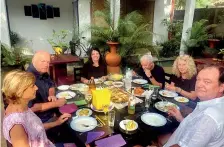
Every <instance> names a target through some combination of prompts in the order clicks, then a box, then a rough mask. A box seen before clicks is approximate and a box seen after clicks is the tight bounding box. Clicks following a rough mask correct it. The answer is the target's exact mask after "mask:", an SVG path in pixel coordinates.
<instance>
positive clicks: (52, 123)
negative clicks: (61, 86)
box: [27, 51, 71, 142]
mask: <svg viewBox="0 0 224 147" xmlns="http://www.w3.org/2000/svg"><path fill="white" fill-rule="evenodd" d="M49 64H50V54H49V53H48V52H46V51H38V52H36V53H35V55H34V56H33V59H32V63H31V64H30V65H29V67H28V69H27V71H28V72H32V73H33V74H34V75H35V77H36V82H35V84H36V86H37V87H38V90H37V92H36V98H35V99H33V100H31V101H30V102H29V107H30V108H31V109H32V111H34V112H35V113H36V115H37V116H38V117H39V118H40V119H41V121H42V122H43V123H44V127H45V129H49V130H47V135H48V138H49V139H51V141H53V142H55V141H57V139H55V136H57V135H56V133H57V134H60V133H59V132H61V130H65V129H64V128H63V129H60V128H59V127H61V124H63V123H64V122H65V121H66V120H67V119H68V118H69V117H71V115H70V114H63V115H61V116H60V117H56V115H55V114H56V112H58V109H57V108H58V107H61V106H63V105H64V104H65V103H66V100H65V99H57V98H56V97H55V85H54V82H53V81H52V80H51V78H50V76H49V74H48V71H49ZM55 127H56V128H57V129H55V130H54V128H55ZM49 132H50V133H49ZM49 134H51V135H49ZM61 134H62V133H61ZM58 138H60V137H58Z"/></svg>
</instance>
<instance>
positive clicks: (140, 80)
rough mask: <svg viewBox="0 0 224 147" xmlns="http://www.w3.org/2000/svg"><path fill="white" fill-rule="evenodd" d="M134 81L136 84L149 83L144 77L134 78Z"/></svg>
mask: <svg viewBox="0 0 224 147" xmlns="http://www.w3.org/2000/svg"><path fill="white" fill-rule="evenodd" d="M132 82H133V83H135V84H147V83H148V81H146V80H144V79H134V80H133V81H132Z"/></svg>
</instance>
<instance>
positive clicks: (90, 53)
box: [88, 48, 105, 65]
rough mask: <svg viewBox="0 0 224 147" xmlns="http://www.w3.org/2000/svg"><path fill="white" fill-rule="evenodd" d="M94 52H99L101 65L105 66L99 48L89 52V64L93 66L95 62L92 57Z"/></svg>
mask: <svg viewBox="0 0 224 147" xmlns="http://www.w3.org/2000/svg"><path fill="white" fill-rule="evenodd" d="M93 51H97V52H98V53H99V54H100V59H99V65H102V64H105V62H104V60H103V58H102V55H101V53H100V50H99V48H92V49H91V50H90V51H89V60H88V62H89V63H90V64H93V60H92V57H91V55H92V52H93Z"/></svg>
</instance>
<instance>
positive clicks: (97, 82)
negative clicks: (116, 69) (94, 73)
mask: <svg viewBox="0 0 224 147" xmlns="http://www.w3.org/2000/svg"><path fill="white" fill-rule="evenodd" d="M94 82H95V84H101V83H103V82H104V80H103V79H100V78H99V79H94Z"/></svg>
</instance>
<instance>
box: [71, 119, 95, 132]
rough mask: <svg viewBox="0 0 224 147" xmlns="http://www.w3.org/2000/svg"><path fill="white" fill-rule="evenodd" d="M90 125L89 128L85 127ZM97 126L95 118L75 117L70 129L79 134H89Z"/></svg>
mask: <svg viewBox="0 0 224 147" xmlns="http://www.w3.org/2000/svg"><path fill="white" fill-rule="evenodd" d="M85 125H89V126H87V127H86V126H85ZM96 126H97V121H96V119H95V118H93V117H88V116H83V117H74V118H73V120H72V121H71V123H70V127H71V128H72V129H73V130H75V131H78V132H87V131H90V130H93V129H94V128H95V127H96Z"/></svg>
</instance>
